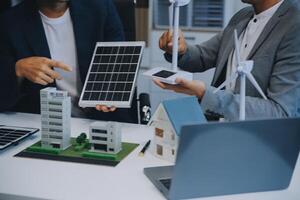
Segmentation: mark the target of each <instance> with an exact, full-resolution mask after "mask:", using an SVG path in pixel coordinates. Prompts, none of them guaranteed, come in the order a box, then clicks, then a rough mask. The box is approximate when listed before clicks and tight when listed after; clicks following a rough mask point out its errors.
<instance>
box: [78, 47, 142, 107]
mask: <svg viewBox="0 0 300 200" xmlns="http://www.w3.org/2000/svg"><path fill="white" fill-rule="evenodd" d="M132 46H139V47H141V52H140V56H139V60H138V64H137V67H136V71H135V76H134V81H133V84H132V88H131V91H130V98H129V100H128V101H92V100H83V96H84V94H85V91H86V87H87V84H88V78H89V76H90V73H91V70H92V67H93V64H94V59H95V56H96V52H97V49H98V47H132ZM144 48H145V42H143V41H139V42H97V44H96V46H95V49H94V53H93V58H92V60H91V63H90V67H89V70H88V73H87V76H86V80H85V83H84V86H83V90H82V92H81V95H80V100H79V106H80V107H82V108H88V107H96V105H105V106H109V107H111V106H115V107H117V108H130V107H131V103H132V98H133V96H134V90H135V86H136V81H137V76H138V71H139V68H140V64H141V61H142V55H143V51H144Z"/></svg>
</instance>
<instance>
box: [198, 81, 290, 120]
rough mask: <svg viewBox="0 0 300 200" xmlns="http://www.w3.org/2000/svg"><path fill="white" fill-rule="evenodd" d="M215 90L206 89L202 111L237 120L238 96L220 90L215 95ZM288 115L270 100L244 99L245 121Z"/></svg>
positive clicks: (212, 88) (211, 88)
mask: <svg viewBox="0 0 300 200" xmlns="http://www.w3.org/2000/svg"><path fill="white" fill-rule="evenodd" d="M215 89H216V88H214V87H208V88H206V92H205V94H204V96H203V98H202V101H201V106H202V109H203V111H204V112H205V111H207V110H209V111H212V112H215V113H218V114H221V115H223V116H224V118H225V119H226V120H229V121H236V120H239V108H240V95H238V94H234V93H233V92H230V91H226V90H222V91H219V92H217V93H214V92H213V91H214V90H215ZM288 116H289V114H288V113H287V112H286V110H284V109H283V107H282V106H281V105H279V104H278V103H276V102H275V101H273V100H272V99H268V100H264V99H262V98H258V97H249V96H247V97H246V119H262V118H284V117H288Z"/></svg>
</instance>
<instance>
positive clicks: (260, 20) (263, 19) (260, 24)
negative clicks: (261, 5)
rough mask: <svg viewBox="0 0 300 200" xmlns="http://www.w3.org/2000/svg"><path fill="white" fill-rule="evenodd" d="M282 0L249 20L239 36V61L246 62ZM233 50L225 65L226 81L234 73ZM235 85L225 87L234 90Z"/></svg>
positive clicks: (234, 60)
mask: <svg viewBox="0 0 300 200" xmlns="http://www.w3.org/2000/svg"><path fill="white" fill-rule="evenodd" d="M283 1H284V0H281V1H280V2H278V3H277V4H275V5H274V6H272V7H271V8H269V9H267V10H265V11H263V12H261V13H260V14H258V15H254V16H253V19H252V20H250V22H249V23H248V25H247V27H246V29H245V30H244V31H243V33H242V34H241V36H240V38H239V41H240V56H241V58H240V59H241V61H245V60H247V58H248V56H249V54H250V52H251V50H252V49H253V47H254V45H255V43H256V41H257V40H258V38H259V36H260V35H261V33H262V32H263V30H264V28H265V26H266V25H267V23H268V22H269V21H270V19H271V18H272V16H273V15H274V14H275V12H276V11H277V10H278V8H279V7H280V5H281V4H282V3H283ZM235 56H236V55H235V50H234V51H232V52H231V54H230V56H229V59H228V64H227V73H226V79H228V78H229V77H230V76H231V74H232V73H233V72H234V71H236V67H237V66H236V65H237V63H236V59H235ZM235 85H236V83H235V82H233V83H231V84H230V85H229V86H227V87H226V89H228V90H234V88H235Z"/></svg>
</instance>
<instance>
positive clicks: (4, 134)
mask: <svg viewBox="0 0 300 200" xmlns="http://www.w3.org/2000/svg"><path fill="white" fill-rule="evenodd" d="M37 130H38V129H32V130H25V129H24V130H20V129H14V128H7V127H6V128H0V149H3V148H5V147H7V146H9V145H11V144H13V143H16V142H18V141H19V140H20V139H22V138H24V137H26V136H28V135H30V134H33V133H35V132H36V131H37Z"/></svg>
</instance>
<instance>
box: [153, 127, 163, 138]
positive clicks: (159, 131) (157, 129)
mask: <svg viewBox="0 0 300 200" xmlns="http://www.w3.org/2000/svg"><path fill="white" fill-rule="evenodd" d="M155 135H156V136H157V137H161V138H163V137H164V130H162V129H160V128H155Z"/></svg>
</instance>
